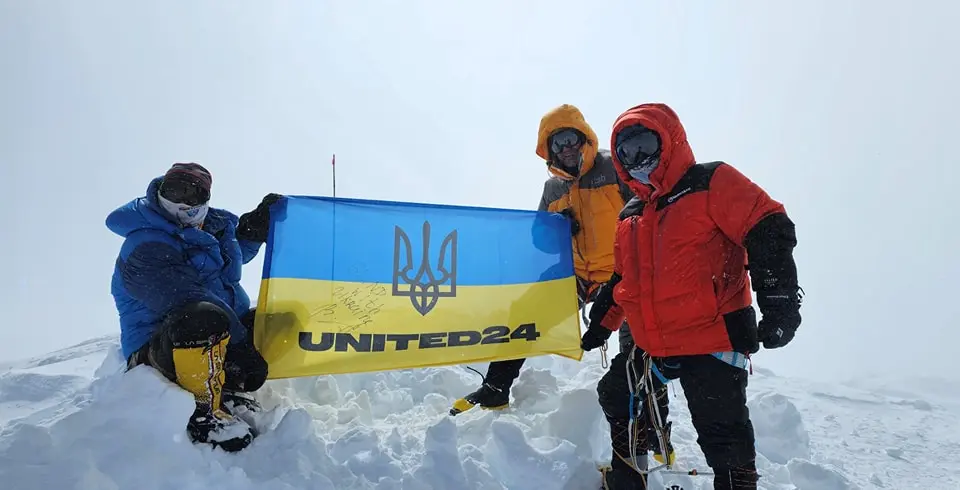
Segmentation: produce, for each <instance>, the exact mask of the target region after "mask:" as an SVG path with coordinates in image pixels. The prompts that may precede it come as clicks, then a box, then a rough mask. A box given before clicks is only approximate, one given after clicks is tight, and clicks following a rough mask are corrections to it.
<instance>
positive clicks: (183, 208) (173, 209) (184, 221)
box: [157, 194, 210, 228]
mask: <svg viewBox="0 0 960 490" xmlns="http://www.w3.org/2000/svg"><path fill="white" fill-rule="evenodd" d="M157 197H158V198H159V199H160V205H161V206H163V209H164V210H166V211H167V212H168V213H170V215H171V216H174V217H176V219H177V221H178V222H179V223H180V224H181V225H183V226H192V227H194V228H200V226H201V225H203V220H204V219H206V217H207V211H208V210H209V209H210V203H203V204H201V205H199V206H188V205H186V204H179V203H175V202H173V201H170V200H169V199H166V198H164V197H163V196H161V195H159V194H158V195H157Z"/></svg>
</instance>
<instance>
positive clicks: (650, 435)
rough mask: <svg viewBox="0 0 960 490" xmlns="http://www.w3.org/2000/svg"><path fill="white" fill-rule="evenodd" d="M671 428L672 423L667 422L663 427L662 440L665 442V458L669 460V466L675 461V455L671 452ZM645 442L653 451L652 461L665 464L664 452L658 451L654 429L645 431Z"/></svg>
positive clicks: (658, 444)
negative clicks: (646, 441)
mask: <svg viewBox="0 0 960 490" xmlns="http://www.w3.org/2000/svg"><path fill="white" fill-rule="evenodd" d="M672 427H673V422H672V421H671V422H667V423H666V424H665V425H664V426H663V433H664V436H665V437H664V438H665V439H666V440H667V451H666V454H667V457H668V458H669V463H668V464H669V465H670V466H673V463H674V462H676V460H677V453H676V452H674V450H673V444H672V443H671V442H670V429H671V428H672ZM647 440H648V441H650V449H651V450H653V459H655V460H656V461H657V462H658V463H660V464H663V463H665V462H667V459H666V458H664V456H663V455H664V451H662V450H661V449H660V439H659V438H658V437H657V431H656V429H654V428H652V427H650V428H648V429H647Z"/></svg>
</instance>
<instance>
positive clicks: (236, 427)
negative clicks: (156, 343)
mask: <svg viewBox="0 0 960 490" xmlns="http://www.w3.org/2000/svg"><path fill="white" fill-rule="evenodd" d="M229 341H230V335H229V334H228V333H226V332H222V333H216V334H214V335H211V336H210V337H208V338H206V339H203V340H180V341H177V340H174V341H173V349H172V354H173V367H174V371H175V373H176V383H177V384H178V385H179V386H180V387H182V388H183V389H185V390H187V391H189V392H190V393H192V394H193V396H194V399H195V400H196V404H197V408H196V410H195V411H194V413H193V415H192V416H191V417H190V420H189V421H188V422H187V432H188V433H189V435H190V439H191V440H192V441H193V442H194V443H209V444H211V445H213V446H215V447H220V448H222V449H223V450H225V451H231V452H232V451H239V450H241V449H243V448H245V447H247V446H248V445H249V444H250V442H251V441H252V440H253V432H252V430H251V428H250V426H249V425H248V424H247V423H246V422H244V421H242V420H240V419H238V418H235V417H233V416H232V415H230V414H229V413H227V412H226V411H224V410H223V406H222V395H223V383H224V378H225V376H226V373H225V371H224V369H223V360H224V357H225V356H226V349H227V343H228V342H229Z"/></svg>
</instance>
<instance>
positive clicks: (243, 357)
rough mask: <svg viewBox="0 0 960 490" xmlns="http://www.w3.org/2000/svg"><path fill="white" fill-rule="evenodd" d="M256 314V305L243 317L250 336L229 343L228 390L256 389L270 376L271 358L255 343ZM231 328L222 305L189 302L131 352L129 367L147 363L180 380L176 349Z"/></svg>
mask: <svg viewBox="0 0 960 490" xmlns="http://www.w3.org/2000/svg"><path fill="white" fill-rule="evenodd" d="M255 315H256V309H250V310H249V311H247V312H246V313H245V314H243V315H242V316H241V317H240V322H241V323H242V324H243V326H244V327H246V329H247V339H246V340H245V341H244V342H242V343H239V344H237V343H233V344H230V345H228V346H227V354H226V357H225V359H224V362H223V368H224V371H225V381H224V385H223V387H224V389H225V390H229V391H235V392H252V391H256V390H258V389H260V387H261V386H263V383H264V382H266V380H267V371H268V366H267V362H266V360H264V358H263V356H261V355H260V352H259V351H257V349H256V347H254V345H253V322H254V318H255ZM229 329H230V320H229V317H228V316H227V314H226V313H225V312H223V310H222V308H220V307H218V306H216V305H214V304H212V303H208V302H198V303H191V304H188V305H185V306H183V307H181V308H178V309H176V310H174V311H172V312H170V313H169V314H168V315H166V316H165V317H164V318H163V320H161V322H160V324H159V325H158V326H157V329H156V331H154V333H153V336H152V337H151V338H150V341H149V342H147V343H146V344H144V346H143V347H141V348H140V349H139V350H137V351H136V352H134V353H133V354H131V355H130V358H129V359H128V360H127V369H132V368H133V367H135V366H137V365H139V364H147V365H149V366H151V367H153V368H154V369H156V370H157V371H159V372H160V373H162V374H163V375H164V376H165V377H166V378H167V379H169V380H170V381H172V382H176V380H177V374H176V369H175V366H174V362H173V349H174V348H177V347H180V346H189V345H191V344H192V343H197V342H203V341H206V340H208V339H210V338H211V337H214V336H220V335H224V334H225V333H226V332H228V331H229Z"/></svg>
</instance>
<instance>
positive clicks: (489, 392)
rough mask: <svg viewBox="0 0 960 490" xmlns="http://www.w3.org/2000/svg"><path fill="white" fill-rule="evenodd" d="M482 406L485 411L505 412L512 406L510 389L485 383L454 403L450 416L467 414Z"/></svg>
mask: <svg viewBox="0 0 960 490" xmlns="http://www.w3.org/2000/svg"><path fill="white" fill-rule="evenodd" d="M477 405H480V408H482V409H484V410H503V409H505V408H507V407H508V406H510V387H509V386H507V387H498V386H494V385H492V384H490V383H487V382H484V383H483V385H481V386H480V389H478V390H477V391H474V392H473V393H470V394H469V395H467V396H465V397H463V398H461V399H459V400H457V401H455V402H453V408H451V409H450V415H457V414H459V413H463V412H466V411H467V410H470V409H471V408H473V407H475V406H477Z"/></svg>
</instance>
